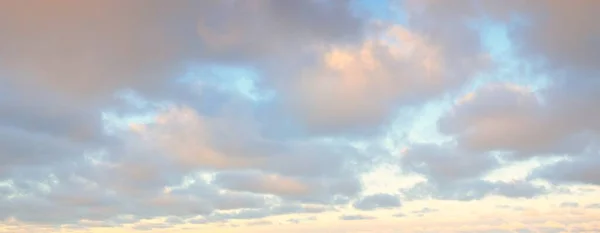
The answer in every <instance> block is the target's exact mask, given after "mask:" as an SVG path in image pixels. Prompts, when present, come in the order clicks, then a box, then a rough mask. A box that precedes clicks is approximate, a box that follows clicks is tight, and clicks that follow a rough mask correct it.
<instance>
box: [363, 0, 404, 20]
mask: <svg viewBox="0 0 600 233" xmlns="http://www.w3.org/2000/svg"><path fill="white" fill-rule="evenodd" d="M399 3H400V1H390V0H356V1H354V2H353V5H352V10H353V11H354V13H355V14H357V15H359V16H361V17H366V18H370V19H375V20H382V21H387V22H396V23H399V24H405V23H406V21H407V19H406V14H405V13H404V11H403V10H402V8H401V7H400V5H401V4H399Z"/></svg>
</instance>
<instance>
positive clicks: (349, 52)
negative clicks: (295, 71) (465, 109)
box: [283, 25, 485, 134]
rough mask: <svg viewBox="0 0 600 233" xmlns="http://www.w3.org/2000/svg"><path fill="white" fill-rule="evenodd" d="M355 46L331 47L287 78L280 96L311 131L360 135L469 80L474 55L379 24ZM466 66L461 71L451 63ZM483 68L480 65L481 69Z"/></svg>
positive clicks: (476, 59)
mask: <svg viewBox="0 0 600 233" xmlns="http://www.w3.org/2000/svg"><path fill="white" fill-rule="evenodd" d="M384 27H385V29H383V30H382V31H381V32H380V33H378V34H377V35H376V36H374V37H373V38H369V39H367V40H365V41H364V42H363V43H362V44H358V45H344V46H333V47H332V48H331V49H328V50H326V51H325V52H323V55H322V56H321V57H319V58H318V62H319V63H318V64H317V65H315V67H314V68H308V69H306V68H305V69H304V70H302V71H301V72H300V73H299V77H298V78H295V79H294V80H292V81H291V82H290V83H289V84H288V86H286V87H284V88H285V89H284V90H286V92H285V95H284V96H283V98H284V99H285V100H286V101H288V102H289V104H290V105H291V106H290V108H293V109H292V111H293V112H294V113H295V115H298V116H299V117H300V118H301V121H302V122H304V123H305V124H306V126H307V127H308V130H309V131H312V132H314V133H325V134H339V133H354V134H355V133H365V132H370V131H373V129H375V130H377V128H378V127H379V126H381V125H382V124H383V123H387V122H388V121H389V120H390V117H391V116H392V115H393V113H394V111H396V110H397V108H398V107H400V106H405V105H412V104H415V103H422V102H423V101H425V100H428V99H430V98H433V97H436V96H438V95H440V93H444V92H445V91H448V90H452V88H454V87H456V86H457V85H460V84H462V83H463V82H465V81H466V80H468V79H469V77H470V75H471V74H472V73H474V72H475V70H477V69H476V68H475V67H477V66H478V65H479V64H483V63H485V59H484V58H483V57H482V56H480V54H462V55H464V56H463V58H464V60H463V59H456V58H455V57H451V56H450V55H449V54H446V53H445V52H446V51H445V50H443V49H441V48H440V44H437V43H436V42H438V41H434V40H433V39H432V38H431V37H430V36H429V35H428V34H419V33H418V32H414V31H413V30H412V28H405V27H403V26H400V25H390V26H384ZM461 62H468V63H471V66H469V67H465V66H463V65H460V64H457V63H461ZM482 66H483V65H482Z"/></svg>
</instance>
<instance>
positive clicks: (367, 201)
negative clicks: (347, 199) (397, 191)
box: [353, 193, 401, 210]
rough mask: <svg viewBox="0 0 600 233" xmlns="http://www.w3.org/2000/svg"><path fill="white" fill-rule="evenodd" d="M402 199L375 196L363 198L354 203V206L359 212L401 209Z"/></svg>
mask: <svg viewBox="0 0 600 233" xmlns="http://www.w3.org/2000/svg"><path fill="white" fill-rule="evenodd" d="M400 205H401V204H400V199H399V197H398V196H396V195H391V194H385V193H382V194H374V195H370V196H366V197H362V198H360V199H358V200H357V201H355V202H354V204H353V206H354V208H356V209H359V210H375V209H380V208H381V209H386V208H394V207H400Z"/></svg>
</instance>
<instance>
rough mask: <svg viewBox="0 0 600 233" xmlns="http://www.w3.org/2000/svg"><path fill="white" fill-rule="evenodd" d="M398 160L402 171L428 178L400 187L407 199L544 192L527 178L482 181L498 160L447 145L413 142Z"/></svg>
mask: <svg viewBox="0 0 600 233" xmlns="http://www.w3.org/2000/svg"><path fill="white" fill-rule="evenodd" d="M401 163H402V164H401V165H402V167H403V169H404V171H406V172H413V173H417V174H419V175H423V176H424V177H425V178H426V179H427V181H425V182H420V183H417V184H416V185H414V186H413V187H411V188H406V189H402V190H401V192H402V193H403V194H404V195H405V197H406V198H409V199H424V198H428V197H433V198H437V199H444V200H474V199H481V198H483V197H485V196H487V195H500V196H506V197H512V198H520V197H523V198H532V197H534V196H537V195H540V194H544V193H546V192H547V190H546V189H545V188H544V187H541V186H536V185H533V184H531V183H529V182H527V181H512V182H504V181H494V182H492V181H487V180H484V179H483V178H484V176H485V175H487V174H488V173H489V172H490V171H492V170H493V169H496V168H498V167H499V161H498V159H497V158H495V157H494V156H492V155H491V154H479V153H469V152H468V151H462V150H460V149H459V148H457V147H455V146H454V145H449V144H443V145H437V144H415V145H413V146H412V147H411V148H409V149H408V150H406V151H404V152H403V155H402V160H401Z"/></svg>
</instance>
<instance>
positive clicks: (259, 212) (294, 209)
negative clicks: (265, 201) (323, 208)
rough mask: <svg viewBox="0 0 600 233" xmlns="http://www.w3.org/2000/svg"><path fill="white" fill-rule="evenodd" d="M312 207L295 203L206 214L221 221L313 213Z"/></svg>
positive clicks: (211, 218)
mask: <svg viewBox="0 0 600 233" xmlns="http://www.w3.org/2000/svg"><path fill="white" fill-rule="evenodd" d="M313 211H314V210H312V209H311V208H310V207H306V206H302V205H295V204H291V205H290V204H283V205H273V206H269V207H265V208H258V209H241V210H238V211H235V212H227V213H224V212H215V213H213V214H211V215H208V216H206V219H207V220H208V221H210V222H220V221H226V220H230V219H261V218H265V217H268V216H279V215H288V214H297V213H312V212H313Z"/></svg>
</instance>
